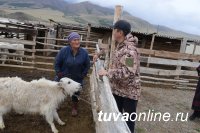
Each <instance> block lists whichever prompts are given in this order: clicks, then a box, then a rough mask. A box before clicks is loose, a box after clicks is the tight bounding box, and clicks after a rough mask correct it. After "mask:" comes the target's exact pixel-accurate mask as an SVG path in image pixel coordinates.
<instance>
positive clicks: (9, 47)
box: [0, 42, 24, 64]
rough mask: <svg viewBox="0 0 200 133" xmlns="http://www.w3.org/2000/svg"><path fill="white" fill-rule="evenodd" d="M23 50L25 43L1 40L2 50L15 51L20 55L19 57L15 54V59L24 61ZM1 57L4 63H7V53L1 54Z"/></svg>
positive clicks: (0, 48)
mask: <svg viewBox="0 0 200 133" xmlns="http://www.w3.org/2000/svg"><path fill="white" fill-rule="evenodd" d="M23 50H24V44H10V43H7V42H0V52H5V53H15V54H18V55H20V56H19V57H15V56H14V57H13V59H16V60H17V59H18V60H20V61H23V57H22V56H23V55H24V51H23ZM11 51H12V52H11ZM0 58H1V59H2V64H5V62H6V59H7V55H6V54H1V56H0ZM21 64H23V63H21Z"/></svg>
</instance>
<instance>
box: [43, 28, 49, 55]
mask: <svg viewBox="0 0 200 133" xmlns="http://www.w3.org/2000/svg"><path fill="white" fill-rule="evenodd" d="M47 35H48V31H47V30H46V31H45V39H44V49H47V45H46V44H47ZM43 55H44V56H47V52H43Z"/></svg>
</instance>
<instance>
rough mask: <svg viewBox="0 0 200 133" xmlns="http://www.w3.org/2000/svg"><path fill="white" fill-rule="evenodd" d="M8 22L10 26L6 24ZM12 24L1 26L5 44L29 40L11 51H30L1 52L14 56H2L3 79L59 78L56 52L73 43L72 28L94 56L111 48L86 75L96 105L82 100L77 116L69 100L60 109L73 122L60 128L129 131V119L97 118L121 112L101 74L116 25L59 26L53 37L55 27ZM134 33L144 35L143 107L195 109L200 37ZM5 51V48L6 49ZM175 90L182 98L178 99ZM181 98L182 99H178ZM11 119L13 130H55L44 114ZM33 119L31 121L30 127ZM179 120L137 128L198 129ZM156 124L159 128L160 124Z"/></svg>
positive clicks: (88, 96) (89, 132)
mask: <svg viewBox="0 0 200 133" xmlns="http://www.w3.org/2000/svg"><path fill="white" fill-rule="evenodd" d="M2 25H5V23H3V24H2ZM6 25H7V26H5V27H0V32H1V35H2V37H1V38H0V42H7V43H9V44H10V45H12V44H14V43H15V44H16V43H17V44H23V45H24V49H12V48H11V49H10V50H15V51H24V55H22V54H21V55H19V54H17V53H11V52H0V55H1V56H2V55H7V56H8V58H6V59H2V58H0V61H6V62H5V64H0V76H1V77H6V76H20V77H22V78H24V79H25V80H28V81H30V80H32V79H38V78H40V77H46V78H48V79H50V80H53V78H54V76H55V74H54V69H53V66H54V59H55V55H56V54H57V52H58V51H59V50H60V49H61V48H62V47H64V46H65V45H66V44H67V42H66V39H65V37H66V36H67V34H68V33H70V32H72V31H76V32H78V33H80V34H81V36H82V37H81V38H82V39H81V46H82V47H83V48H85V49H87V50H88V52H89V55H90V58H91V60H92V56H93V55H94V53H95V51H97V50H99V48H100V49H105V50H106V56H105V57H103V58H101V59H103V61H102V60H101V61H100V60H99V61H98V62H97V63H95V64H93V65H92V66H91V72H90V73H89V75H88V77H87V78H86V84H85V87H84V88H85V91H84V92H83V94H82V95H81V97H82V98H83V99H85V100H87V101H90V103H91V106H90V105H89V104H88V103H85V102H83V101H81V106H82V107H81V109H80V111H81V115H80V116H79V117H78V118H73V117H71V116H70V113H69V110H70V106H69V103H70V102H69V100H68V101H66V102H65V103H64V104H63V105H62V106H61V108H60V109H59V114H61V118H62V117H63V118H64V119H65V120H66V121H67V122H66V123H67V126H66V127H64V128H62V127H59V130H60V131H61V133H62V132H65V131H66V130H67V131H69V132H74V133H79V132H80V133H84V132H87V133H94V132H97V133H102V132H105V133H107V132H112V131H113V132H115V133H116V132H121V131H122V130H123V131H124V132H125V133H128V132H129V131H128V129H127V126H126V124H125V123H120V122H113V121H112V122H111V123H109V122H100V121H98V119H97V117H98V113H99V111H101V110H103V111H104V112H116V113H117V112H118V110H117V108H116V103H115V101H114V99H113V97H112V93H111V90H110V89H111V88H110V86H109V80H108V79H107V77H103V78H102V79H101V78H99V77H98V74H97V71H98V70H99V69H100V68H101V67H105V68H106V69H108V64H109V54H110V52H111V51H112V46H113V44H112V29H111V28H110V27H101V26H99V27H98V26H92V25H90V24H89V25H86V26H74V25H64V24H62V25H55V27H54V28H53V35H52V36H51V35H50V36H49V34H48V33H49V31H50V30H52V27H51V28H47V27H39V28H38V27H37V26H31V27H30V26H27V25H21V24H10V23H8V24H6ZM132 34H133V35H134V36H137V37H138V39H139V44H138V45H139V48H138V49H139V51H140V53H141V69H140V71H141V79H142V80H141V81H142V90H143V92H142V98H141V101H143V102H141V103H140V104H139V109H138V110H139V111H147V110H148V109H151V108H153V107H156V108H157V109H158V111H162V112H164V111H166V110H167V111H169V112H172V113H174V112H177V111H183V112H186V111H185V110H190V107H189V106H190V105H189V104H190V101H191V96H192V94H193V90H194V89H195V87H196V83H197V73H196V71H195V68H196V67H197V66H198V65H199V61H200V55H198V54H196V52H195V51H196V47H197V46H199V45H200V41H199V40H195V39H191V38H187V37H178V36H169V35H163V34H161V33H156V32H155V33H154V32H152V33H141V32H138V31H132ZM24 35H25V36H24ZM97 44H98V45H97ZM188 45H194V46H195V47H194V49H193V52H192V53H190V54H189V53H186V49H187V46H188ZM98 47H99V48H98ZM0 49H2V48H1V47H0ZM16 56H17V57H23V60H17V59H16V58H12V57H16ZM91 63H92V62H91ZM89 77H90V78H89ZM166 88H168V89H166ZM169 88H170V89H169ZM172 88H173V89H172ZM175 94H176V95H177V96H178V98H176V95H175ZM176 100H178V101H179V102H177V103H176V102H175V101H176ZM166 101H169V102H166ZM162 105H163V106H162ZM15 120H16V121H15ZM6 121H7V122H6V123H8V124H9V125H8V128H7V129H6V130H5V132H8V133H10V132H27V131H29V132H31V131H30V129H33V131H32V132H34V133H36V132H38V133H39V132H49V128H48V125H47V124H44V123H45V121H43V120H42V119H41V118H40V117H33V116H25V117H21V116H18V115H16V114H11V115H7V116H6ZM14 121H15V122H14ZM28 121H31V123H30V125H29V122H28ZM77 122H78V124H77ZM178 124H180V123H178ZM178 124H177V123H172V124H167V125H166V127H165V126H163V125H164V124H163V123H162V122H161V123H145V122H138V125H137V129H136V130H137V131H138V132H144V133H145V132H148V131H149V132H151V133H155V131H157V130H155V129H156V128H157V129H158V130H159V131H160V132H163V133H167V129H166V128H168V130H169V131H171V132H173V131H176V132H181V131H183V132H188V127H189V126H191V128H192V129H191V130H193V129H194V130H195V129H197V128H198V125H197V124H192V123H191V124H185V123H184V124H181V125H178ZM13 125H14V126H13ZM155 125H159V126H157V127H155ZM188 125H189V126H188ZM46 127H47V128H46ZM154 127H155V129H154ZM177 127H178V129H177V130H176V129H175V128H177ZM162 128H164V129H165V131H164V130H163V129H162ZM110 130H112V131H110ZM191 132H192V131H191Z"/></svg>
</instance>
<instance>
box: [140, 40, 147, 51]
mask: <svg viewBox="0 0 200 133" xmlns="http://www.w3.org/2000/svg"><path fill="white" fill-rule="evenodd" d="M146 41H147V40H146V38H145V37H144V38H142V46H141V48H144V47H145V44H146Z"/></svg>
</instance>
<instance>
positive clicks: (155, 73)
mask: <svg viewBox="0 0 200 133" xmlns="http://www.w3.org/2000/svg"><path fill="white" fill-rule="evenodd" d="M37 39H40V41H41V39H42V40H43V39H45V40H57V41H62V42H63V43H60V45H56V44H50V43H47V42H48V41H44V42H40V41H38V40H37ZM36 40H37V41H36ZM0 42H8V43H11V44H14V43H15V44H16V43H19V44H24V47H25V48H24V49H18V51H24V55H23V54H19V53H5V52H2V51H0V56H1V55H7V56H8V57H9V59H6V62H7V64H0V66H6V65H7V67H15V66H16V67H17V68H29V69H36V70H44V71H54V69H53V66H54V60H55V55H56V53H57V52H58V51H59V50H60V49H61V48H62V47H64V46H65V45H66V44H67V42H66V40H65V39H59V38H47V37H37V38H36V37H35V38H34V39H33V41H27V40H19V39H8V38H0ZM97 43H98V44H99V47H100V48H103V49H105V50H106V51H107V53H108V52H109V49H108V48H109V44H103V43H102V41H99V42H95V41H81V44H82V46H83V48H85V49H87V50H88V52H89V55H90V56H93V54H94V53H95V51H96V44H97ZM12 50H16V49H14V48H13V49H12ZM139 52H140V53H141V63H145V64H149V65H148V66H149V67H147V66H146V65H142V64H141V68H140V72H141V75H142V76H148V77H149V76H151V77H154V78H155V79H154V80H153V79H152V78H148V77H145V78H142V81H143V83H150V82H151V83H154V84H159V82H161V83H166V84H173V86H177V84H179V83H178V82H176V83H174V82H170V83H169V82H167V81H171V80H176V79H174V78H176V76H178V77H179V76H180V77H179V78H180V79H183V80H187V81H189V82H188V83H185V84H184V85H185V87H186V88H187V87H191V86H193V87H195V85H194V84H195V82H196V81H197V80H196V79H197V77H198V75H197V72H196V70H195V68H196V67H197V66H198V65H199V61H200V55H191V54H186V53H176V52H169V51H159V50H149V49H143V48H139ZM47 53H48V54H47ZM12 57H22V58H23V60H19V59H16V58H13V59H12ZM107 60H109V58H107ZM2 61H5V59H2V58H0V63H1V62H2ZM152 65H154V67H152ZM159 65H160V66H163V67H160V66H159ZM155 66H159V67H155ZM177 66H180V67H181V68H184V70H183V69H176V67H177ZM171 67H174V68H175V69H174V70H172V68H171ZM157 78H158V79H157ZM159 79H162V80H159ZM181 86H182V85H181Z"/></svg>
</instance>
